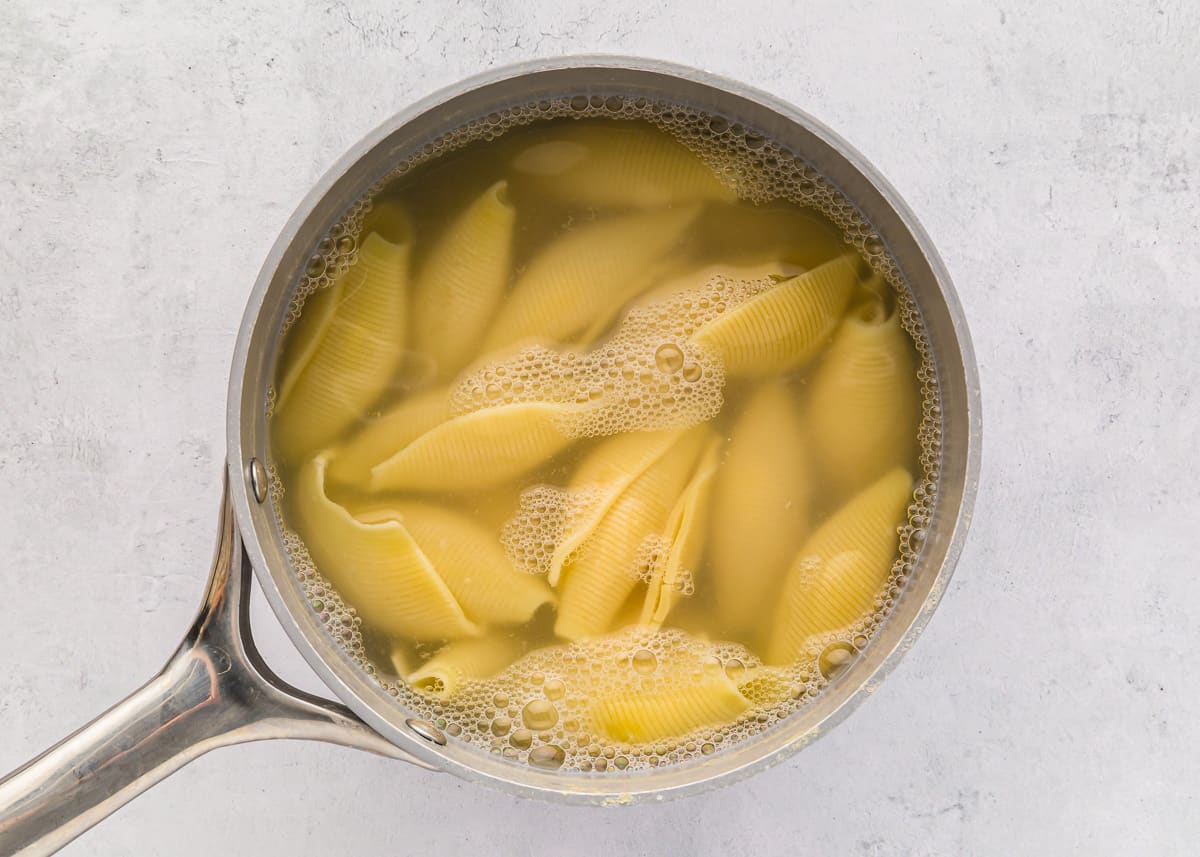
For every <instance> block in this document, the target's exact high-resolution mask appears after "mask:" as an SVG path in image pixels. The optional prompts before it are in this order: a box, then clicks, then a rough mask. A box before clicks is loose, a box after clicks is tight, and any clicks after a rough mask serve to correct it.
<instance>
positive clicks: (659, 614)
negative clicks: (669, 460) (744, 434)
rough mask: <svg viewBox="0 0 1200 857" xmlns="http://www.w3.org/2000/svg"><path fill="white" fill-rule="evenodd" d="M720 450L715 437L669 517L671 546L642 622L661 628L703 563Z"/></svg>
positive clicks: (658, 569) (652, 582) (650, 589)
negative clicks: (690, 578)
mask: <svg viewBox="0 0 1200 857" xmlns="http://www.w3.org/2000/svg"><path fill="white" fill-rule="evenodd" d="M720 451H721V439H720V438H712V439H711V440H710V441H709V444H708V448H707V449H706V450H705V451H704V454H703V455H702V456H701V457H700V463H699V464H698V465H696V471H695V472H694V473H693V474H692V478H691V479H690V480H689V481H688V484H687V487H686V488H684V489H683V493H682V494H680V495H679V499H678V500H676V501H675V506H674V507H673V508H672V509H671V514H670V515H669V516H668V517H667V526H666V528H665V529H664V530H663V541H664V543H665V544H667V545H669V547H668V548H667V555H666V556H665V557H662V558H661V559H660V560H659V562H658V563H657V564H656V565H655V567H654V569H653V573H652V575H651V578H650V585H649V587H648V588H647V591H646V600H645V603H644V605H643V607H642V613H641V616H640V617H639V621H640V622H641V624H643V625H651V626H653V627H658V626H659V625H661V624H662V623H663V622H664V621H665V620H666V618H667V614H669V613H670V612H671V609H672V608H673V607H674V606H675V604H676V602H678V601H679V599H680V597H681V595H682V592H683V588H684V586H685V584H686V580H685V575H688V574H694V573H695V571H696V569H697V567H698V566H699V564H700V558H701V556H702V555H703V553H704V546H705V541H706V537H707V536H708V514H709V513H708V509H709V497H710V495H711V492H712V484H713V476H714V474H715V473H716V472H717V464H718V463H719V460H720Z"/></svg>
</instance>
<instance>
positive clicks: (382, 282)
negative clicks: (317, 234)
mask: <svg viewBox="0 0 1200 857" xmlns="http://www.w3.org/2000/svg"><path fill="white" fill-rule="evenodd" d="M408 255H409V241H408V238H407V236H404V237H403V239H402V240H399V241H397V242H392V241H388V240H387V239H385V238H383V237H381V236H380V235H379V234H378V233H375V232H373V233H370V234H369V235H367V237H366V239H365V240H364V241H363V242H362V245H361V246H360V247H359V250H358V258H357V259H356V261H355V262H354V264H353V265H351V266H350V267H349V268H348V269H347V270H346V272H345V273H344V274H343V275H342V276H341V277H340V278H339V279H338V281H337V282H336V283H335V284H334V285H332V286H330V287H329V289H328V290H326V291H327V292H328V294H325V293H318V294H317V295H316V296H314V297H313V298H310V299H309V301H310V302H312V301H313V300H316V301H317V304H316V305H315V306H314V307H313V308H312V309H313V312H314V321H313V323H311V324H300V323H297V326H296V328H295V329H294V330H293V331H292V333H293V336H296V335H303V336H309V337H312V344H308V343H297V344H296V347H293V348H290V349H289V351H290V353H291V354H292V355H293V362H292V363H291V364H290V365H288V366H287V367H286V368H285V370H284V373H283V380H282V382H281V384H280V396H279V402H278V405H277V411H276V414H275V418H274V428H275V433H274V437H273V440H274V443H275V446H276V449H277V451H278V452H279V453H280V455H281V456H282V457H283V458H284V459H287V460H292V461H295V460H297V459H299V458H300V457H301V456H303V455H304V454H307V453H311V452H313V451H315V450H318V449H321V448H323V447H324V446H325V445H326V444H328V443H329V442H330V441H332V440H334V439H335V438H336V437H337V436H338V435H339V434H341V433H342V432H343V431H345V430H346V429H347V428H349V427H350V426H351V425H352V424H353V423H354V421H355V420H357V419H359V418H360V417H361V416H362V414H363V413H364V412H366V411H367V409H368V408H370V406H371V405H372V404H374V402H375V401H376V400H377V399H378V398H379V397H380V395H381V394H382V393H383V392H384V391H385V390H386V389H387V385H388V383H389V382H390V380H391V376H392V373H393V372H394V371H395V370H396V367H397V366H398V365H399V363H400V359H401V356H402V355H403V353H404V326H405V315H406V312H407V311H406V295H405V291H406V285H407V279H408ZM301 318H302V320H303V312H302V316H301Z"/></svg>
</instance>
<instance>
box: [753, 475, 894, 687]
mask: <svg viewBox="0 0 1200 857" xmlns="http://www.w3.org/2000/svg"><path fill="white" fill-rule="evenodd" d="M912 485H913V482H912V476H911V475H910V474H909V473H908V471H907V470H904V469H902V468H896V469H895V470H892V471H890V472H889V473H887V474H886V475H885V476H883V477H881V478H880V479H879V480H878V481H877V482H875V483H873V484H872V485H870V486H869V487H867V488H866V489H864V490H863V491H862V492H860V493H859V494H858V495H856V496H855V497H854V498H853V499H852V500H850V502H848V503H847V504H846V505H845V506H843V507H842V508H841V509H839V510H838V511H837V512H835V513H834V514H833V516H832V517H830V518H829V520H827V521H826V522H825V523H823V524H822V525H821V526H820V527H818V528H817V530H816V532H814V533H813V534H812V536H811V537H810V538H809V539H808V540H807V541H806V542H805V544H804V547H803V548H801V549H800V552H799V554H797V556H796V560H795V562H794V563H793V564H792V567H791V568H790V569H789V570H788V576H787V582H786V584H785V585H784V590H783V594H782V595H781V596H780V599H779V606H778V609H777V610H776V613H775V621H774V624H773V625H772V628H771V639H770V642H769V644H768V646H767V661H768V662H769V663H773V664H786V663H790V662H791V661H794V660H795V659H796V658H797V657H798V656H799V655H800V653H801V652H802V650H803V647H804V644H805V643H806V642H807V641H808V640H810V639H812V638H814V637H817V636H820V635H822V634H827V633H829V632H832V631H837V630H839V629H841V628H844V627H846V626H847V625H849V624H850V623H851V622H854V621H855V620H856V619H859V618H861V617H862V616H863V615H864V614H866V613H867V612H869V611H870V610H871V609H872V608H873V607H874V604H875V599H876V597H877V596H878V595H879V590H880V589H881V588H882V587H883V584H884V582H885V581H886V580H887V578H888V574H889V573H890V572H891V569H892V560H893V557H894V556H895V554H896V552H897V548H898V546H899V537H898V534H897V531H898V528H899V524H900V522H901V521H902V520H903V519H904V512H905V509H906V508H907V507H908V504H909V503H911V502H912V496H913V494H912Z"/></svg>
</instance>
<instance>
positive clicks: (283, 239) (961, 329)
mask: <svg viewBox="0 0 1200 857" xmlns="http://www.w3.org/2000/svg"><path fill="white" fill-rule="evenodd" d="M613 96H616V97H619V98H621V99H630V100H636V99H647V100H650V101H655V102H668V103H671V104H676V105H679V106H682V107H688V108H693V109H699V110H702V111H705V112H707V113H711V114H714V115H717V116H720V117H723V118H724V119H726V120H728V121H729V122H731V123H738V124H741V125H743V126H744V127H745V128H746V129H747V130H749V131H752V132H753V133H755V134H758V135H761V136H763V137H765V138H766V139H768V140H771V141H773V142H775V143H777V144H779V145H780V146H782V147H783V148H784V149H786V150H787V151H789V152H790V153H791V154H793V155H795V156H797V157H799V158H801V159H803V160H804V161H805V162H806V163H807V164H808V165H809V166H811V167H812V168H813V169H814V170H815V171H816V172H817V173H818V174H819V175H820V176H821V177H822V178H823V179H824V180H827V181H828V182H829V183H831V184H832V185H833V186H834V187H836V188H837V189H838V190H839V191H840V192H841V194H842V195H843V196H844V197H845V198H846V199H847V200H849V201H850V202H851V203H852V204H853V206H854V207H855V208H856V209H857V213H858V215H860V216H861V218H862V219H863V220H865V221H866V222H867V223H868V224H870V226H871V227H872V229H873V231H874V234H876V235H878V236H879V238H881V239H882V243H883V245H884V247H885V248H886V253H887V255H888V257H889V259H890V263H892V264H894V265H895V266H896V268H897V269H898V271H899V273H900V275H901V276H902V277H903V279H904V280H905V281H906V282H907V284H908V286H909V291H910V293H911V295H912V297H913V299H914V301H915V303H916V306H917V309H918V310H919V312H920V314H921V317H922V319H923V321H924V327H925V334H926V337H927V341H928V346H929V349H930V352H931V354H932V361H933V364H934V367H935V368H936V372H937V385H938V388H939V392H940V407H941V422H942V425H941V448H940V456H941V460H940V462H939V463H938V465H937V471H938V472H937V480H938V492H937V499H936V503H935V505H934V508H933V511H932V517H931V520H930V522H929V525H928V526H927V527H926V536H925V539H924V541H923V544H922V545H921V547H920V551H919V554H918V558H917V561H916V565H915V569H914V571H913V573H912V574H911V575H910V578H909V581H908V583H907V585H906V586H905V588H904V589H903V591H902V593H901V595H900V596H899V598H898V599H897V602H896V604H895V606H894V607H893V608H892V609H891V611H890V612H889V613H888V615H887V619H886V621H885V622H884V624H883V626H882V627H881V628H880V629H879V630H878V631H877V633H876V635H875V637H874V639H873V640H872V641H871V643H870V645H869V646H868V647H867V648H866V650H865V651H864V652H863V654H862V656H861V657H859V658H857V659H856V660H855V661H854V662H853V664H852V665H851V666H850V667H849V669H847V670H846V671H845V672H844V673H843V674H841V675H840V676H839V677H838V678H837V679H836V680H835V681H834V682H833V683H832V684H831V685H830V686H829V687H828V688H826V689H825V690H824V691H823V692H822V693H821V694H820V695H819V696H818V697H817V698H816V699H815V700H814V701H813V702H811V703H810V704H808V705H807V706H806V707H803V708H801V709H800V710H799V711H797V712H795V713H794V714H791V715H790V716H788V717H787V718H785V719H784V720H782V721H780V722H779V723H778V724H776V725H774V726H773V727H771V728H770V729H768V730H766V731H764V732H762V733H760V734H758V735H757V736H754V737H752V738H749V739H747V740H745V741H742V742H740V743H738V744H736V745H734V746H733V747H731V748H730V749H728V750H723V751H721V752H718V753H716V754H714V755H711V756H707V757H703V758H699V759H696V760H693V761H689V762H686V763H682V764H678V765H674V766H668V767H662V768H657V769H652V770H649V771H639V772H636V773H635V772H625V773H615V774H614V773H607V774H604V775H590V774H581V773H578V772H571V773H567V772H548V771H543V770H538V769H536V768H532V767H529V766H525V765H518V764H514V763H512V762H509V761H507V760H504V759H502V758H500V757H499V756H496V755H493V754H487V753H483V752H481V751H479V750H477V749H475V748H473V747H470V746H468V745H465V744H461V743H459V742H455V741H454V740H450V741H449V742H448V743H446V744H445V745H444V746H440V745H438V744H437V743H435V742H430V741H428V740H426V739H425V738H424V737H422V736H421V734H420V733H418V732H416V731H414V730H413V729H411V728H410V727H409V726H408V725H407V724H406V721H407V720H408V719H409V717H410V716H411V714H410V713H409V712H408V711H406V710H405V709H404V708H403V707H402V706H401V705H400V704H399V703H398V702H397V701H396V700H395V699H394V698H393V697H392V696H391V695H389V694H388V693H387V691H386V690H385V689H384V687H382V686H381V685H380V683H379V682H377V681H376V680H375V679H374V678H372V677H371V676H370V675H368V674H367V673H366V672H364V671H363V670H362V669H361V668H360V667H359V666H358V665H357V664H356V663H355V662H354V661H353V660H352V659H351V658H350V656H349V655H348V654H347V653H346V651H345V650H344V649H343V648H342V647H341V646H339V645H338V644H337V643H336V642H335V641H334V639H333V638H332V636H331V635H330V633H329V632H328V630H327V628H326V627H325V625H324V624H323V623H322V621H321V618H320V616H319V614H318V613H317V612H316V611H315V610H314V609H313V608H312V606H311V605H310V603H309V601H308V600H307V599H306V598H305V595H304V593H303V591H302V588H301V585H300V583H299V581H298V580H297V579H296V577H295V575H294V574H293V572H292V570H291V568H290V567H289V561H288V554H287V550H286V547H285V544H284V540H283V536H282V533H281V531H280V528H279V525H278V523H277V520H278V519H277V515H276V514H275V510H274V509H273V508H272V506H273V504H274V502H275V500H274V499H273V498H272V497H268V498H267V500H266V501H265V502H263V503H259V502H257V501H256V500H255V497H254V492H253V489H252V487H251V486H250V484H249V476H248V474H249V472H250V467H249V463H250V462H251V461H252V460H253V459H258V460H259V461H268V460H269V454H268V432H267V413H268V388H269V385H270V383H271V380H272V378H273V377H274V372H275V357H276V354H277V352H278V350H279V349H278V346H279V338H280V335H281V329H282V326H283V325H282V321H283V318H284V316H285V314H286V313H287V312H288V309H289V303H290V301H291V298H292V293H293V291H294V289H295V287H296V284H297V282H298V281H299V279H300V277H301V276H302V273H303V271H304V268H305V266H306V264H307V263H308V260H309V259H310V257H311V256H312V254H313V251H314V248H315V247H316V246H317V244H318V242H319V241H320V240H321V239H322V238H323V237H324V236H325V235H326V234H327V233H328V231H329V229H330V228H331V227H332V226H333V225H334V224H335V223H336V222H337V221H338V220H339V218H341V217H342V215H343V214H344V212H345V211H346V210H347V209H348V208H349V207H350V206H351V205H352V204H354V203H355V202H356V201H357V200H358V199H359V198H360V197H362V196H363V195H364V194H365V193H367V192H368V191H369V190H370V189H371V188H372V187H373V186H375V185H376V184H377V183H378V182H379V181H381V180H382V179H384V178H385V177H386V176H387V175H388V174H389V173H391V172H392V170H393V169H394V167H395V166H396V164H398V163H399V162H401V161H403V160H404V159H406V158H412V157H413V156H414V155H417V154H418V153H420V152H421V150H422V148H423V147H425V146H426V145H427V144H430V143H432V142H433V141H435V140H438V139H439V138H441V137H443V135H445V134H447V133H448V132H450V131H453V130H454V129H458V128H461V127H463V126H466V125H468V123H472V122H487V121H489V118H488V117H489V116H493V115H495V114H497V113H498V112H500V111H504V110H507V109H509V108H513V107H517V106H527V105H536V104H537V103H538V102H544V101H556V102H557V101H561V100H563V99H567V100H570V99H576V100H577V103H579V104H585V105H603V103H604V102H605V101H606V100H607V99H609V98H610V97H613ZM579 99H583V100H582V101H579ZM229 450H230V469H231V473H230V483H231V488H232V493H233V498H234V502H235V508H236V511H237V515H238V522H239V526H240V528H241V531H242V534H243V538H244V540H245V543H246V549H247V552H248V554H249V555H250V558H251V560H252V562H253V565H254V568H255V571H256V574H257V576H258V579H259V581H260V583H261V584H262V586H263V588H264V591H265V593H266V594H267V596H268V600H269V601H270V602H271V604H272V606H273V608H274V609H275V612H276V614H277V615H278V616H279V619H280V620H281V622H282V623H283V624H284V626H285V628H286V630H287V631H288V633H289V635H290V636H291V638H292V639H293V641H294V642H295V644H296V645H297V647H298V648H299V649H300V651H301V652H302V654H303V655H304V656H305V658H306V659H307V660H308V661H309V663H310V664H312V665H313V667H314V668H315V669H316V670H317V672H318V673H319V674H320V675H321V677H322V678H323V679H324V680H325V681H326V682H327V683H328V684H329V686H330V688H331V690H332V691H333V692H334V693H335V694H336V695H337V696H338V697H340V698H341V699H342V700H343V701H344V702H345V703H346V704H347V705H348V706H350V707H351V708H352V709H353V710H354V711H355V712H356V713H357V714H358V715H359V716H360V717H362V718H363V719H364V720H365V721H366V722H367V723H368V724H369V725H370V726H372V727H373V728H375V729H376V730H378V731H379V732H380V733H381V734H383V735H384V736H385V737H387V738H388V739H389V740H391V741H393V742H394V743H396V744H397V745H399V746H400V747H401V748H402V749H404V750H406V751H408V752H410V753H412V754H414V755H416V756H418V757H420V758H422V759H425V760H427V761H430V762H432V763H434V764H436V765H438V766H439V767H442V768H444V769H446V770H449V771H452V772H454V773H456V774H458V775H460V776H464V777H466V778H468V779H473V780H482V781H486V782H489V783H491V784H493V785H499V786H500V787H502V788H505V789H507V790H509V791H513V792H518V793H524V794H534V795H541V796H547V797H553V798H558V799H563V800H567V801H572V802H606V801H617V802H622V803H624V802H629V801H633V800H637V799H639V798H641V797H644V796H653V797H655V798H656V799H657V798H661V797H663V796H668V795H675V794H682V793H686V792H689V791H694V790H697V789H700V788H704V787H707V786H711V785H713V784H715V783H717V782H723V781H728V780H731V779H733V778H735V777H737V776H739V775H743V774H745V773H748V772H751V771H754V770H757V769H760V768H762V767H765V766H766V765H768V764H770V763H772V762H774V761H778V760H780V759H782V758H784V757H786V755H788V754H789V753H791V752H795V751H796V750H798V749H800V748H801V747H803V746H804V745H805V744H807V743H808V742H809V741H810V740H812V739H813V738H815V737H816V736H817V735H818V734H820V733H821V732H822V731H824V730H825V729H827V728H828V727H829V726H831V725H832V724H833V723H835V722H837V721H838V720H839V719H840V718H841V717H843V716H845V714H846V713H847V712H848V711H849V710H851V708H852V707H853V705H854V704H856V703H857V702H858V701H860V700H861V698H862V696H863V694H864V693H865V692H866V690H868V689H869V688H870V687H871V686H872V685H873V683H875V682H877V681H878V680H879V678H881V677H882V675H883V674H884V673H885V672H886V671H887V669H888V668H889V667H890V666H891V665H892V664H894V662H895V660H896V659H897V658H898V657H899V655H900V654H902V653H903V652H904V651H907V649H908V648H909V647H910V645H911V643H912V641H913V639H914V638H915V637H916V635H917V634H919V633H920V630H921V629H922V627H923V626H924V624H925V622H926V621H927V620H928V618H929V616H930V614H931V612H932V610H933V609H934V608H935V606H936V605H937V602H938V600H939V599H940V596H941V594H942V591H943V589H944V587H945V584H946V582H947V580H948V578H949V576H950V574H951V572H952V570H953V566H954V563H955V561H956V559H957V556H958V552H959V550H960V548H961V543H962V539H963V537H964V535H965V530H966V526H967V523H968V521H969V516H970V508H971V503H972V500H973V497H974V491H975V479H976V473H977V468H978V450H979V405H978V392H977V381H976V372H975V366H974V358H973V355H972V353H971V347H970V343H969V340H968V338H967V334H966V327H965V322H964V320H963V318H962V314H961V311H960V309H959V307H958V303H957V299H956V297H955V295H954V292H953V288H952V286H951V284H950V281H949V278H948V276H947V274H946V272H945V270H944V268H943V266H942V265H941V262H940V260H939V259H938V257H937V254H936V252H935V251H934V249H933V248H932V246H931V244H930V242H929V239H928V237H927V236H926V235H925V234H924V232H923V231H922V229H921V228H920V226H919V225H918V224H917V222H916V220H915V218H914V217H913V216H912V214H911V213H910V212H909V211H908V210H907V208H906V207H905V206H904V205H903V203H902V202H901V201H900V200H899V198H898V197H897V195H896V194H895V192H894V191H893V190H892V189H891V188H890V187H889V186H888V185H887V183H886V182H885V181H884V180H883V179H882V178H881V177H880V176H878V175H877V174H876V173H875V171H874V170H873V169H872V168H871V167H870V166H869V165H868V164H867V163H866V162H865V161H864V160H863V159H862V157H861V156H860V155H858V154H857V153H856V152H854V150H853V149H851V148H850V147H849V146H848V145H847V144H846V143H844V142H843V141H841V140H840V139H838V138H837V137H836V136H835V135H833V134H832V133H831V132H829V131H828V130H827V129H825V128H824V127H822V126H821V125H819V123H817V122H815V121H814V120H813V119H811V118H810V117H808V116H806V115H804V114H802V113H800V112H799V111H797V110H795V109H794V108H792V107H790V106H789V105H787V104H784V103H782V102H779V101H777V100H775V99H773V98H771V97H769V96H766V95H763V94H761V93H757V92H752V91H750V90H747V89H745V88H743V87H740V86H739V85H737V84H734V83H730V82H727V81H721V80H718V79H715V78H711V77H709V76H707V75H703V74H700V73H698V72H693V71H690V70H686V69H681V68H677V67H673V66H667V65H664V64H659V63H652V62H645V61H637V60H626V59H610V58H602V59H596V58H580V59H576V60H570V59H568V60H558V61H554V62H542V63H535V64H532V65H527V66H521V67H515V68H510V69H506V70H502V71H499V72H497V73H494V74H490V75H487V76H486V77H485V78H482V79H475V80H471V81H467V82H464V83H463V84H460V85H459V86H456V87H454V88H452V89H451V90H449V91H446V92H443V93H440V94H438V95H436V96H434V97H433V98H431V99H428V100H426V101H424V102H422V103H420V104H417V105H415V106H414V107H412V108H410V109H409V110H407V111H405V112H403V113H401V114H399V115H398V116H396V117H394V118H393V119H392V120H390V121H389V122H388V123H386V124H385V125H384V126H383V127H381V128H380V129H378V130H377V131H375V132H374V133H373V134H371V135H370V136H369V137H368V138H367V139H365V140H364V141H363V142H361V143H360V144H359V145H358V146H356V147H355V148H354V149H353V150H351V151H350V152H349V153H347V155H346V156H345V157H343V158H342V159H341V160H340V161H339V162H338V163H337V164H336V165H335V166H334V167H333V168H332V169H331V170H330V172H329V173H328V174H327V175H326V176H325V178H324V179H323V180H322V181H321V183H320V184H319V185H318V187H317V188H315V189H314V190H313V191H312V192H311V193H310V194H309V196H308V197H307V198H306V199H305V200H304V202H303V203H302V204H301V205H300V207H299V209H298V210H297V212H296V213H295V214H294V215H293V217H292V218H291V220H290V221H289V222H288V224H287V226H286V227H285V228H284V230H283V232H282V234H281V235H280V237H279V239H278V241H277V243H276V245H275V247H274V248H273V250H272V251H271V253H270V255H269V256H268V258H267V260H266V263H265V264H264V267H263V270H262V273H261V274H260V277H259V280H258V282H257V284H256V286H255V289H254V292H253V294H252V297H251V300H250V303H249V306H248V308H247V313H246V317H245V321H244V322H243V326H242V330H241V333H240V336H239V340H238V350H237V354H236V357H235V362H234V368H233V373H232V379H231V389H230V408H229Z"/></svg>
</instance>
